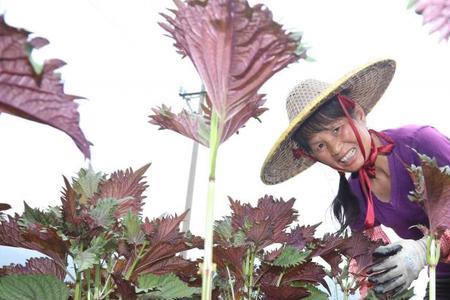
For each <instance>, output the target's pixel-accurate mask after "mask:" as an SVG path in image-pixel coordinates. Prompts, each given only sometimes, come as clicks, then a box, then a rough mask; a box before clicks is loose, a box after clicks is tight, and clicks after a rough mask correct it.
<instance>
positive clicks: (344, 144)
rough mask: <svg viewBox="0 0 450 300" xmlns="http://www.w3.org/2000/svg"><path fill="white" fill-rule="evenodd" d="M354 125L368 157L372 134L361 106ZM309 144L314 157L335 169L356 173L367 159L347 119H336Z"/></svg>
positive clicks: (314, 136)
mask: <svg viewBox="0 0 450 300" xmlns="http://www.w3.org/2000/svg"><path fill="white" fill-rule="evenodd" d="M353 123H354V124H355V127H356V129H357V130H358V132H359V135H360V136H361V141H362V144H363V146H364V151H365V153H366V155H368V153H369V152H370V143H371V140H370V133H369V131H368V130H367V128H366V119H365V114H364V111H363V110H362V108H361V107H359V106H357V107H355V118H354V119H353ZM308 144H309V146H310V148H311V152H312V153H311V154H312V156H314V157H315V158H316V159H317V160H318V161H320V162H321V163H323V164H326V165H328V166H330V167H331V168H333V169H336V170H340V171H344V172H355V171H358V170H359V169H360V168H361V167H362V166H363V164H364V160H365V159H364V156H363V154H362V152H361V149H360V148H359V145H358V141H357V139H356V136H355V134H354V132H353V130H352V128H351V126H350V124H349V122H348V120H347V118H345V117H342V118H338V119H336V120H335V121H334V122H332V123H331V124H330V126H328V127H327V129H325V130H322V131H320V132H318V133H315V134H313V136H312V137H311V138H310V139H309V141H308Z"/></svg>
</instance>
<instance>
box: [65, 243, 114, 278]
mask: <svg viewBox="0 0 450 300" xmlns="http://www.w3.org/2000/svg"><path fill="white" fill-rule="evenodd" d="M107 243H108V241H107V240H106V239H105V238H104V237H103V236H97V237H96V238H94V239H93V240H92V241H91V245H90V247H89V248H87V249H86V250H83V251H80V250H79V248H78V247H79V245H78V244H75V243H72V246H71V248H70V251H71V253H72V255H73V256H74V258H73V262H74V263H75V264H76V265H77V268H78V271H84V270H87V269H90V268H92V267H93V266H94V265H95V264H97V263H98V262H99V260H100V257H101V256H102V255H103V253H104V252H105V251H104V248H105V246H106V245H107Z"/></svg>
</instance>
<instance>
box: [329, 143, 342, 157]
mask: <svg viewBox="0 0 450 300" xmlns="http://www.w3.org/2000/svg"><path fill="white" fill-rule="evenodd" d="M328 147H329V148H328V149H330V154H331V155H332V156H336V155H338V154H339V153H341V149H342V143H341V142H340V141H333V142H331V143H329V145H328Z"/></svg>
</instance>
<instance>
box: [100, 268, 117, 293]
mask: <svg viewBox="0 0 450 300" xmlns="http://www.w3.org/2000/svg"><path fill="white" fill-rule="evenodd" d="M106 263H107V265H108V277H106V280H105V285H104V286H103V288H102V290H101V291H100V299H109V294H110V293H111V291H112V289H111V287H110V280H111V274H112V273H113V272H114V268H115V267H116V264H117V260H115V261H114V263H113V264H112V262H111V260H107V262H106Z"/></svg>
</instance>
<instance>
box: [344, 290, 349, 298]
mask: <svg viewBox="0 0 450 300" xmlns="http://www.w3.org/2000/svg"><path fill="white" fill-rule="evenodd" d="M343 300H348V291H347V290H345V291H344V299H343Z"/></svg>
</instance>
